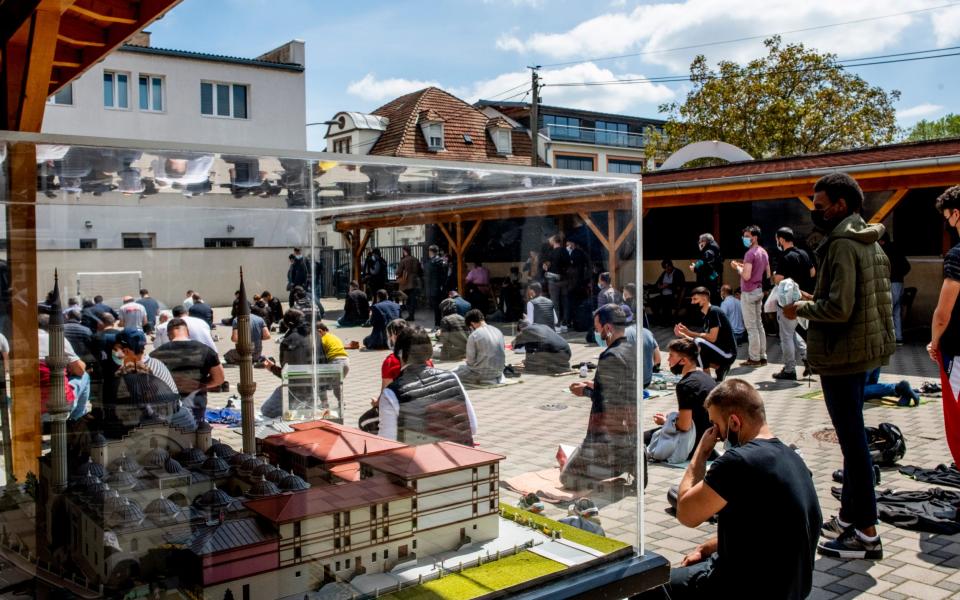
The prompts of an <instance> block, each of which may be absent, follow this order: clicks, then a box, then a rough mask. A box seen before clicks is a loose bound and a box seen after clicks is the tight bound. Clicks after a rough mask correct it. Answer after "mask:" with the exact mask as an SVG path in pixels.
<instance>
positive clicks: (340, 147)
mask: <svg viewBox="0 0 960 600" xmlns="http://www.w3.org/2000/svg"><path fill="white" fill-rule="evenodd" d="M333 151H334V152H335V153H337V154H350V138H348V137H345V138H340V139H336V140H333Z"/></svg>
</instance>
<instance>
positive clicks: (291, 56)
mask: <svg viewBox="0 0 960 600" xmlns="http://www.w3.org/2000/svg"><path fill="white" fill-rule="evenodd" d="M257 60H263V61H266V62H276V63H288V64H294V65H300V66H301V67H304V66H306V64H307V60H306V50H305V48H304V43H303V40H290V41H289V42H287V43H286V44H284V45H282V46H280V47H279V48H274V49H273V50H270V51H268V52H264V53H263V54H261V55H260V56H258V57H257Z"/></svg>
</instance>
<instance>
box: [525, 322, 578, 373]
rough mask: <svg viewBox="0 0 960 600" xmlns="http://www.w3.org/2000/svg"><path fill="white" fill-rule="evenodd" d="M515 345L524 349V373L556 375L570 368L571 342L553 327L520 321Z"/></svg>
mask: <svg viewBox="0 0 960 600" xmlns="http://www.w3.org/2000/svg"><path fill="white" fill-rule="evenodd" d="M517 331H519V333H518V334H517V337H516V338H515V339H514V340H513V347H514V348H515V349H517V350H519V349H521V348H522V349H523V350H524V351H525V352H526V354H525V355H524V359H523V371H524V373H534V374H537V375H556V374H558V373H566V372H567V371H569V370H570V344H568V343H567V340H565V339H563V338H562V337H561V336H560V334H559V333H557V332H556V331H555V330H554V328H553V327H548V326H546V325H540V324H539V323H528V322H527V321H520V322H519V323H517Z"/></svg>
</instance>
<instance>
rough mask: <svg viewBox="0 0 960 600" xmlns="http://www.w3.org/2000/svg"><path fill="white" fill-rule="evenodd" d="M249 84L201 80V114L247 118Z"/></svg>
mask: <svg viewBox="0 0 960 600" xmlns="http://www.w3.org/2000/svg"><path fill="white" fill-rule="evenodd" d="M248 95H249V90H248V86H246V85H242V84H239V83H214V82H210V81H201V82H200V114H203V115H209V116H216V117H230V118H233V119H246V118H247V116H248V114H247V103H248V99H247V96H248Z"/></svg>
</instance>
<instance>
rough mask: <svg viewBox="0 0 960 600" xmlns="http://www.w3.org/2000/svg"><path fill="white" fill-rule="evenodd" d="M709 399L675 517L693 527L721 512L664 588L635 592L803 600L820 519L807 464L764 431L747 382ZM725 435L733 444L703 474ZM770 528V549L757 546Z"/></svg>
mask: <svg viewBox="0 0 960 600" xmlns="http://www.w3.org/2000/svg"><path fill="white" fill-rule="evenodd" d="M706 405H707V412H708V413H709V417H710V421H712V422H713V426H712V427H710V428H709V429H708V430H707V431H706V432H705V433H704V434H703V437H702V438H701V439H700V444H699V445H698V446H697V448H696V450H694V453H693V458H692V460H691V461H690V465H689V466H688V467H687V471H686V473H684V475H683V479H682V480H681V481H680V490H679V494H678V496H677V520H679V521H680V523H682V524H683V525H686V526H687V527H698V526H700V525H701V524H702V523H703V522H704V521H706V520H707V519H709V518H710V517H712V516H713V515H715V514H717V513H719V515H718V516H719V518H718V520H717V523H718V525H717V535H716V537H713V538H711V539H710V540H709V541H707V542H704V543H703V544H700V545H699V546H697V548H696V549H695V550H694V551H693V552H691V553H689V554H687V555H686V556H685V557H684V558H683V562H682V563H681V567H680V568H676V569H672V570H671V572H670V582H669V583H668V584H667V585H665V586H664V587H663V588H658V589H655V590H651V591H649V592H645V593H643V594H641V595H640V596H638V598H639V599H640V600H650V599H653V598H675V599H679V598H730V597H743V598H747V597H749V598H764V599H769V600H779V599H797V600H799V599H802V598H806V597H807V596H808V595H809V594H810V591H811V589H812V587H813V563H814V558H815V554H814V547H815V546H816V543H817V532H818V529H819V524H820V519H821V513H820V503H819V501H818V499H817V492H816V489H814V487H813V479H812V478H811V477H810V470H809V469H807V466H806V465H805V464H804V463H803V459H802V458H800V456H799V455H798V454H797V453H796V452H795V451H794V450H793V449H792V448H790V447H788V446H787V445H785V444H784V443H783V442H781V441H780V440H779V439H777V438H776V436H774V434H773V432H772V431H770V427H769V426H767V423H766V412H765V410H764V407H763V400H762V399H761V397H760V394H759V393H758V392H757V390H756V389H754V388H753V386H751V385H750V384H749V383H747V382H746V381H743V380H742V379H731V380H729V381H725V382H723V383H721V384H720V385H718V386H717V387H716V388H715V389H714V390H713V391H712V392H710V395H709V396H707V401H706ZM724 440H726V441H728V442H729V443H730V445H731V447H730V449H728V450H727V451H726V452H724V453H723V455H722V456H720V458H718V459H717V460H715V461H714V463H713V465H712V466H711V467H710V470H709V471H708V470H707V460H708V459H709V457H710V455H711V454H712V453H713V448H714V446H715V445H716V443H717V442H718V441H724ZM768 532H776V534H775V536H776V539H777V551H776V552H758V551H757V540H758V537H762V536H763V535H767V533H768ZM771 535H773V534H771ZM737 588H740V589H739V590H738V591H736V592H733V590H734V589H737Z"/></svg>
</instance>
